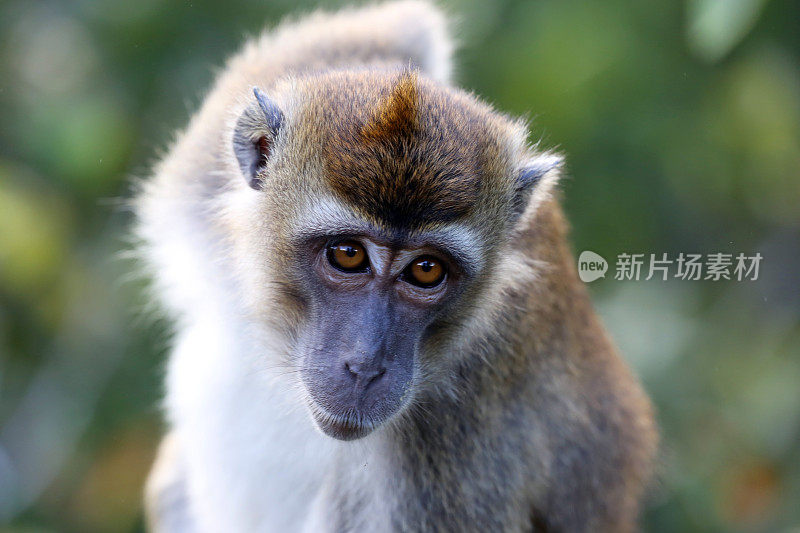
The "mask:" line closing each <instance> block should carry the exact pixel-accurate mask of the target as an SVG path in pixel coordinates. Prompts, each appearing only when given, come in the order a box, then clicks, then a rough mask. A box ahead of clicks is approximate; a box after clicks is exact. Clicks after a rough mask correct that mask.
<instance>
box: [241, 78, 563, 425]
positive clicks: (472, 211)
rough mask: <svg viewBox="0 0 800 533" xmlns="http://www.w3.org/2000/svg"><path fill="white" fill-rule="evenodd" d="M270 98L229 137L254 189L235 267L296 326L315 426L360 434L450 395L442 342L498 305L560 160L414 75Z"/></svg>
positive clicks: (293, 350)
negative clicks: (511, 246)
mask: <svg viewBox="0 0 800 533" xmlns="http://www.w3.org/2000/svg"><path fill="white" fill-rule="evenodd" d="M275 92H276V94H278V95H282V96H281V98H282V100H278V101H277V102H276V101H273V100H272V99H270V98H269V97H268V96H267V95H266V94H264V93H262V92H261V91H259V90H256V91H255V94H254V96H255V99H254V101H253V102H251V103H250V105H249V107H248V108H247V109H246V110H245V111H244V112H243V113H242V115H241V116H240V117H239V119H238V121H237V123H236V127H235V129H234V132H233V139H232V141H233V155H235V159H236V162H237V163H238V167H239V169H240V170H241V172H242V173H243V175H244V177H245V179H246V181H247V183H249V184H250V187H252V189H255V191H247V192H248V193H249V195H248V196H247V200H246V201H243V202H241V203H236V204H235V205H236V206H238V207H243V208H245V209H247V210H248V212H247V213H245V214H243V215H242V216H235V217H232V219H235V220H236V221H246V223H245V224H243V225H242V226H241V227H242V228H243V230H242V231H241V233H240V234H243V235H247V238H246V244H245V246H243V247H242V248H241V250H242V260H241V261H239V263H240V264H242V265H244V266H247V267H249V266H251V265H253V266H255V268H247V269H245V270H246V272H245V273H244V277H245V278H251V277H254V279H255V281H254V282H252V283H250V284H249V286H248V290H246V291H245V292H246V293H247V294H246V296H245V297H246V298H248V299H252V301H253V304H254V308H255V311H256V313H260V315H259V316H261V317H262V318H261V320H263V321H270V322H279V323H280V325H279V329H281V330H285V331H287V332H289V334H288V335H286V337H287V338H290V347H289V349H288V350H287V351H288V352H290V358H289V359H290V363H289V364H290V365H291V367H292V372H291V374H292V375H293V376H294V375H299V377H300V381H301V383H302V386H303V389H304V391H305V392H306V393H307V395H306V397H307V400H308V401H307V403H308V405H309V406H310V409H311V412H312V415H313V417H314V420H315V421H316V423H317V425H318V426H319V427H320V428H321V429H322V431H323V432H325V433H326V434H328V435H330V436H332V437H336V438H339V439H345V440H349V439H356V438H359V437H363V436H365V435H367V434H368V433H370V432H371V431H372V430H373V429H375V428H377V427H378V426H380V425H381V424H384V423H386V422H387V421H389V420H390V419H392V418H393V417H395V416H396V415H398V414H399V413H401V412H402V411H403V410H404V408H405V407H406V406H407V405H409V404H410V403H412V402H413V401H414V400H415V399H417V398H420V397H421V396H422V395H424V394H425V392H424V391H425V390H426V387H427V390H430V389H433V390H443V389H446V388H447V386H443V382H444V378H442V376H446V375H447V374H457V372H455V371H454V368H455V367H456V363H454V361H455V360H456V359H457V357H458V355H457V353H454V351H453V350H450V351H449V352H448V355H447V356H445V355H444V354H445V352H446V351H447V350H446V349H445V348H446V346H445V345H446V344H447V343H448V342H449V341H451V340H453V337H454V336H456V335H457V333H454V332H457V331H458V329H459V327H461V325H463V324H465V323H466V322H467V321H470V320H472V322H474V320H473V319H474V318H475V316H476V313H475V312H474V309H475V308H476V307H483V308H486V307H488V306H487V305H483V304H485V303H486V300H487V299H486V298H485V297H484V296H485V292H482V290H483V288H485V287H487V286H494V287H495V288H498V287H500V284H497V283H493V282H492V280H493V279H499V278H500V276H498V275H497V268H494V266H498V267H502V266H506V267H507V268H508V267H509V265H512V264H513V262H512V261H509V260H508V258H506V261H504V262H503V263H502V264H495V260H496V257H497V256H498V250H499V249H500V248H501V247H502V246H504V243H505V242H507V239H506V236H507V235H508V232H509V230H510V229H511V228H512V227H513V225H514V224H515V220H516V219H517V217H518V216H519V215H520V213H521V212H522V211H523V210H524V209H525V206H526V205H527V204H528V199H529V198H530V197H531V191H532V190H533V189H534V185H536V188H539V189H541V186H540V185H541V182H542V178H543V176H545V175H546V174H547V173H548V172H549V171H550V170H551V169H552V168H554V167H555V166H557V164H558V163H557V160H556V159H554V158H552V157H533V156H532V155H531V154H530V153H529V152H528V150H527V147H526V145H525V130H524V128H523V127H522V126H521V125H520V124H518V123H516V122H511V121H508V120H507V119H506V118H504V117H502V116H501V115H498V114H496V113H494V112H493V111H492V110H491V108H489V107H488V106H486V105H484V104H481V103H479V102H477V101H476V100H475V99H474V98H472V97H470V96H469V95H466V94H462V93H458V92H456V91H453V90H451V89H447V88H443V87H439V86H436V85H435V84H433V83H432V82H430V81H426V80H424V79H422V78H420V77H419V76H417V75H416V74H414V73H410V72H408V71H405V70H401V71H392V70H388V71H385V72H383V71H375V72H369V71H354V72H347V71H344V72H338V73H332V74H330V75H326V76H317V75H313V76H310V77H309V78H307V79H305V78H304V79H297V80H294V81H291V82H287V85H286V86H281V87H278V88H276V89H275ZM545 190H546V189H545ZM252 200H257V202H258V205H259V206H260V207H259V208H258V211H254V210H250V209H249V206H250V205H251V203H250V201H252ZM238 234H239V233H237V235H238ZM493 265H494V266H493ZM253 272H255V273H256V274H255V276H253ZM509 277H513V274H512V275H506V276H505V278H506V279H507V278H509ZM256 278H257V279H256ZM275 289H276V290H275ZM498 290H499V289H498ZM260 292H264V293H269V294H267V295H266V296H261V295H260ZM479 298H484V302H481V305H477V304H476V301H477V300H478V299H479ZM456 352H457V350H456ZM295 371H296V372H295ZM434 374H435V375H436V377H435V378H434V379H430V378H431V376H432V375H434ZM415 397H417V398H415Z"/></svg>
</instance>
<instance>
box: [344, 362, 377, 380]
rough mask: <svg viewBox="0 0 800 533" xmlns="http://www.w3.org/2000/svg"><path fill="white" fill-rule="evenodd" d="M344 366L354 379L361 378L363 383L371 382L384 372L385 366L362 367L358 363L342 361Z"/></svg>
mask: <svg viewBox="0 0 800 533" xmlns="http://www.w3.org/2000/svg"><path fill="white" fill-rule="evenodd" d="M344 368H345V369H346V370H347V372H348V373H349V374H350V375H351V376H353V377H354V378H355V379H356V380H362V382H363V383H364V384H367V383H371V382H373V381H375V380H376V379H379V378H381V377H382V376H383V375H384V374H386V367H383V366H381V367H380V368H376V369H371V368H364V367H362V366H360V365H358V364H351V363H350V361H345V362H344Z"/></svg>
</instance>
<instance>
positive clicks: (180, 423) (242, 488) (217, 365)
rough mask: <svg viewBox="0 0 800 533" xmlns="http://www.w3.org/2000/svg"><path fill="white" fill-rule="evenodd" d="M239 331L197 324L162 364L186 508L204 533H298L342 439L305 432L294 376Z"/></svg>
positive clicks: (311, 429) (312, 430) (308, 429)
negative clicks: (180, 448) (184, 482)
mask: <svg viewBox="0 0 800 533" xmlns="http://www.w3.org/2000/svg"><path fill="white" fill-rule="evenodd" d="M238 333H239V334H236V332H235V329H229V330H227V331H226V328H225V327H224V326H223V324H222V323H220V322H216V323H214V322H212V321H209V322H203V323H198V324H196V325H195V326H194V327H192V328H190V329H188V330H186V331H185V332H184V333H183V334H182V335H181V337H180V339H179V341H178V344H177V347H176V350H175V352H174V354H173V357H172V359H171V361H170V365H169V370H168V389H169V393H168V397H167V410H168V416H169V418H170V419H171V421H172V424H173V429H174V431H175V432H176V434H177V437H178V439H179V440H180V442H182V443H183V452H184V459H185V461H186V465H187V472H188V474H189V475H188V479H187V484H188V492H189V500H190V501H191V505H192V508H191V512H192V514H193V516H194V517H195V519H196V520H195V522H196V523H197V524H202V530H203V531H209V532H218V531H286V532H291V531H299V530H300V528H301V526H302V524H303V522H304V520H305V519H306V517H307V516H308V513H309V510H310V507H311V504H312V502H313V500H314V498H315V496H316V494H317V492H318V490H319V487H320V486H321V485H322V483H323V481H324V476H325V475H326V473H327V472H329V471H330V470H331V465H332V462H333V460H334V456H335V454H336V451H337V448H338V447H339V446H341V443H339V442H338V441H335V440H333V439H331V438H329V437H326V436H324V435H322V434H321V433H319V432H318V431H317V430H316V429H315V428H314V427H313V424H312V421H311V420H310V418H309V416H308V413H307V412H306V410H305V408H304V406H303V405H302V403H301V402H299V401H298V397H299V392H298V391H296V390H293V381H294V379H293V376H292V375H291V374H287V373H286V370H285V369H281V368H276V367H274V366H272V367H271V366H270V361H271V360H276V358H275V357H274V356H272V355H271V354H269V353H259V352H261V351H262V350H263V349H264V348H263V347H257V345H256V344H255V343H252V342H250V341H249V340H248V339H247V334H246V333H245V332H243V331H239V332H238ZM259 344H260V343H259ZM267 349H268V348H267ZM253 350H255V351H253Z"/></svg>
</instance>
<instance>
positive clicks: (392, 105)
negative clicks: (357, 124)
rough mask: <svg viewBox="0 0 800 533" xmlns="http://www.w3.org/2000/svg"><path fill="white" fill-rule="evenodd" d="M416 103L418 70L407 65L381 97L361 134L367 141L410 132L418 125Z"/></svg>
mask: <svg viewBox="0 0 800 533" xmlns="http://www.w3.org/2000/svg"><path fill="white" fill-rule="evenodd" d="M417 107H418V91H417V72H416V71H415V70H411V69H406V70H404V71H403V72H402V73H401V74H400V76H399V77H398V79H397V82H396V83H395V85H394V87H392V90H391V92H390V93H389V95H388V96H386V97H384V98H382V99H381V101H380V103H379V104H378V108H377V110H376V111H375V114H374V116H373V117H372V119H371V120H370V121H369V122H367V124H366V125H365V126H364V127H363V128H362V129H361V136H362V137H363V138H364V139H365V140H367V141H386V140H388V139H392V138H397V137H404V136H409V135H411V134H412V133H413V132H414V131H415V130H416V128H417V113H418V109H417Z"/></svg>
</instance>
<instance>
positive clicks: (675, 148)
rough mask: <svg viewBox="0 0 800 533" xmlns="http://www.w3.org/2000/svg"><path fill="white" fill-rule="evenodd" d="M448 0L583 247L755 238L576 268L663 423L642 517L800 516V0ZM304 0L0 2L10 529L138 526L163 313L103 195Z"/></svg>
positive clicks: (139, 168) (671, 521) (1, 291)
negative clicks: (522, 123)
mask: <svg viewBox="0 0 800 533" xmlns="http://www.w3.org/2000/svg"><path fill="white" fill-rule="evenodd" d="M444 1H445V2H446V3H445V6H446V7H447V8H448V9H449V10H450V11H451V12H453V13H456V14H458V15H459V18H460V19H461V20H462V23H461V25H460V26H459V31H458V35H459V41H460V42H461V44H462V49H461V51H460V53H459V61H458V63H459V64H460V65H461V67H460V68H459V70H458V76H457V77H458V81H459V83H460V84H462V85H464V86H466V87H467V88H469V89H471V90H474V91H476V92H477V93H478V94H480V95H481V96H483V97H485V98H487V99H488V100H490V101H491V102H493V103H495V104H496V105H497V106H498V108H500V109H502V110H505V111H508V112H511V113H513V114H519V115H527V116H528V117H529V118H530V119H531V123H532V130H533V136H532V139H531V141H533V142H535V141H538V140H542V142H543V144H544V145H545V146H557V147H558V148H559V149H560V150H562V151H563V152H564V153H566V154H567V163H568V171H569V175H570V178H569V179H568V180H567V181H566V183H565V185H564V200H565V206H566V209H567V211H568V215H569V218H570V220H571V222H572V225H573V238H574V243H575V249H576V251H581V250H584V249H590V250H593V251H595V252H597V253H599V254H601V255H603V256H604V257H606V258H613V257H615V256H616V254H618V253H620V252H628V253H646V254H649V253H655V254H661V253H663V252H668V253H670V254H677V253H678V252H686V253H689V252H695V253H713V252H728V253H738V252H745V253H747V254H753V253H755V252H757V251H758V252H760V253H761V254H762V255H763V257H764V260H763V264H762V271H761V275H760V277H759V279H758V281H753V282H736V281H720V282H700V281H698V282H690V281H670V282H662V281H656V280H651V281H638V282H637V281H615V280H614V279H613V276H607V277H606V279H605V280H601V281H597V282H595V283H593V284H592V285H591V290H592V291H593V293H594V296H595V300H596V302H597V304H598V309H599V311H600V313H601V315H602V317H603V319H604V320H605V322H606V323H607V325H608V327H609V329H610V330H611V331H612V333H613V335H614V337H615V339H616V340H617V343H618V344H619V346H620V348H621V350H622V352H623V353H624V354H625V356H626V358H627V359H628V360H629V362H630V363H631V365H632V366H633V367H634V369H635V370H636V372H637V373H638V374H639V375H640V376H641V378H642V379H643V381H644V383H645V386H646V388H647V389H648V391H649V392H650V393H651V395H652V397H653V399H654V401H655V404H656V407H657V414H658V419H659V423H660V425H661V427H662V430H663V443H664V444H663V452H662V458H661V468H660V470H661V474H660V480H659V483H658V484H657V486H656V487H655V488H654V490H653V495H652V497H651V499H650V502H649V506H648V508H647V511H646V513H645V516H644V526H645V530H646V531H653V532H662V531H663V532H673V531H686V532H690V531H723V530H724V531H741V532H750V531H783V530H788V529H790V528H793V527H799V526H800V507H798V506H797V505H796V503H797V502H798V501H800V279H798V273H800V226H798V215H800V207H798V206H800V182H799V178H800V69H799V68H798V66H800V64H799V62H798V59H799V58H798V55H799V54H800V41H798V37H797V35H798V34H797V20H798V17H800V6H798V5H797V4H796V3H793V2H789V1H788V0H773V1H772V2H767V1H766V0H687V2H686V3H685V4H681V3H676V2H669V1H666V0H661V1H656V0H643V1H641V2H626V1H623V0H608V1H606V2H578V1H577V0H538V1H523V0H499V1H496V2H480V1H478V0H449V1H448V0H444ZM311 4H312V2H310V1H303V2H299V3H292V2H288V1H271V2H264V1H255V0H228V1H227V2H224V3H218V2H210V1H206V0H203V1H195V2H165V1H161V0H140V1H138V2H110V1H104V2H95V1H91V0H76V1H73V2H60V1H58V0H41V1H39V2H27V1H25V0H6V1H5V2H4V3H1V4H0V524H3V523H5V524H6V526H7V528H8V529H7V530H8V531H56V530H58V531H135V530H139V529H141V527H142V523H141V512H140V491H141V483H142V480H143V478H144V475H145V474H146V471H147V468H148V465H149V462H150V460H151V458H152V455H153V450H154V446H155V444H156V442H157V439H158V433H159V429H160V428H159V416H158V408H157V407H158V399H159V395H160V375H161V364H162V359H163V355H164V354H163V351H164V348H165V346H166V345H167V340H168V334H167V331H166V330H167V328H166V326H165V325H164V324H163V323H162V322H160V321H157V320H153V319H152V316H151V315H152V314H153V313H152V312H151V307H152V304H151V302H150V301H149V297H148V295H147V293H146V291H145V290H144V287H145V283H144V282H143V281H142V280H140V279H139V277H138V276H137V275H136V274H135V271H136V265H135V263H133V262H132V261H130V260H127V259H125V255H124V253H123V252H124V250H126V248H127V244H126V239H127V236H126V231H127V229H126V228H127V225H128V224H129V222H130V215H129V213H127V211H126V210H125V209H124V207H123V206H124V202H120V201H118V199H120V198H125V197H127V196H129V187H130V183H131V182H132V179H131V178H132V177H133V176H137V175H139V176H141V175H145V174H146V173H147V172H148V166H149V165H150V164H151V162H152V161H153V158H154V154H157V153H159V152H160V151H162V150H163V149H164V148H165V147H166V146H167V144H168V142H169V141H170V139H171V136H172V134H173V132H174V131H175V130H176V129H177V128H180V127H182V126H183V125H184V124H185V122H186V120H187V118H188V116H189V115H190V113H191V112H192V110H193V109H195V108H196V107H197V105H198V103H199V101H200V100H201V97H202V95H203V93H204V91H205V90H206V88H207V87H208V85H209V83H210V81H211V80H212V78H213V72H214V69H215V68H216V67H219V66H220V65H221V64H222V62H223V60H224V58H225V57H226V56H227V55H229V54H230V53H232V52H234V51H235V50H236V49H237V47H238V46H239V43H240V42H241V41H242V38H243V37H244V36H246V35H248V34H249V35H252V34H255V33H257V32H258V31H260V29H261V28H262V27H264V26H265V25H266V26H272V25H273V24H274V23H275V22H276V21H277V20H279V19H280V18H281V17H282V16H283V15H284V14H286V13H288V12H296V11H297V10H307V9H309V8H310V6H311ZM325 5H326V6H335V5H337V3H336V2H334V3H328V4H325ZM612 268H613V267H612Z"/></svg>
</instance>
